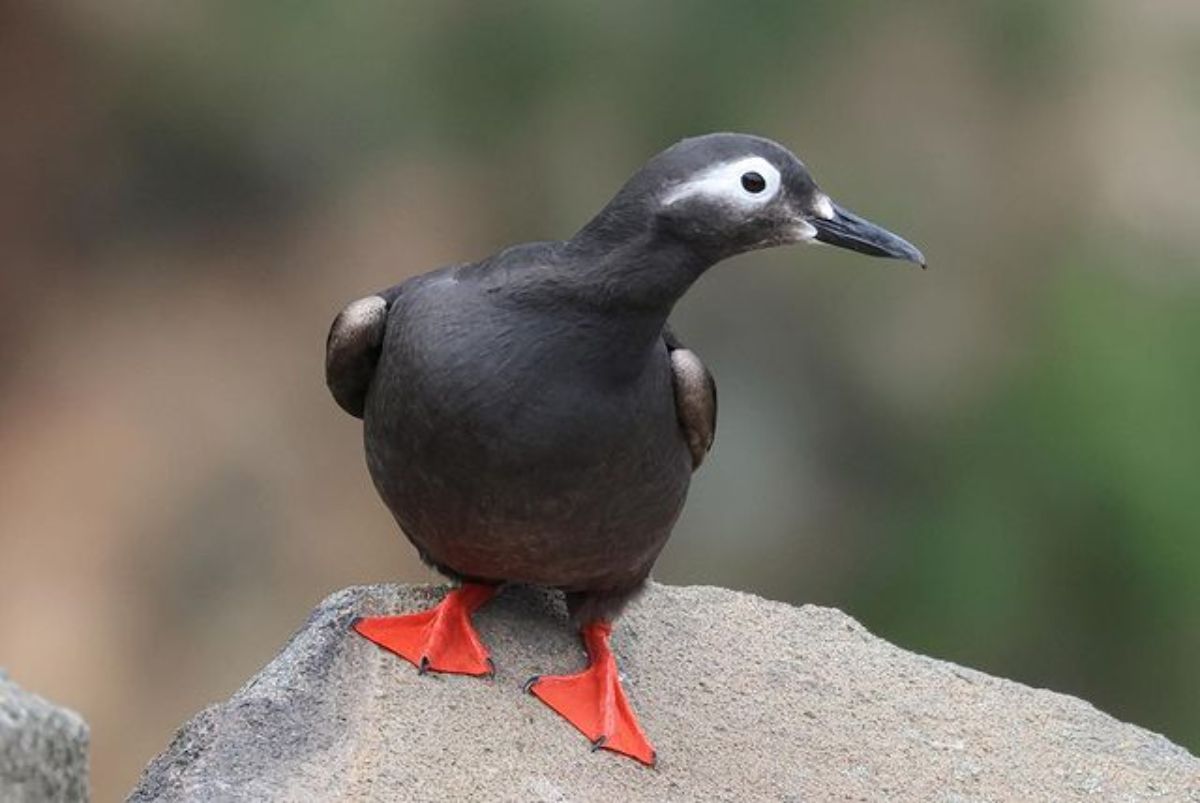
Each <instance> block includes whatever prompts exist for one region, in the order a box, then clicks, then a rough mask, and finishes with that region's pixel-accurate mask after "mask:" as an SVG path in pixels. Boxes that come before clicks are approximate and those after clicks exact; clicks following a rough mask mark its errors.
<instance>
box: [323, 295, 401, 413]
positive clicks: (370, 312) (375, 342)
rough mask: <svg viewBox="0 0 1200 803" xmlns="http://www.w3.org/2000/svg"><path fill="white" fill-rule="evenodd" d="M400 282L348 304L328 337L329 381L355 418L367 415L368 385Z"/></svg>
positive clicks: (335, 396) (327, 366)
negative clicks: (364, 413)
mask: <svg viewBox="0 0 1200 803" xmlns="http://www.w3.org/2000/svg"><path fill="white" fill-rule="evenodd" d="M399 294H400V293H399V286H397V287H393V288H391V289H389V290H385V291H383V292H382V293H378V294H376V295H372V296H367V297H366V298H360V299H358V300H357V301H352V302H350V303H349V304H347V305H346V308H345V309H343V310H342V311H341V312H340V313H338V316H337V317H336V318H334V319H333V325H332V326H331V327H329V337H328V338H327V339H326V341H325V384H326V385H328V386H329V392H330V393H332V394H333V398H334V400H335V401H337V403H338V404H339V405H340V406H341V408H342V409H343V410H345V411H346V412H348V413H349V414H350V415H352V416H354V417H355V418H362V417H363V409H364V408H365V407H366V403H367V388H369V387H370V386H371V378H372V377H373V376H374V375H375V365H376V363H377V362H379V352H380V349H381V348H382V347H383V334H384V331H385V330H386V328H387V319H388V309H389V308H390V307H391V305H392V302H394V301H395V300H396V296H398V295H399Z"/></svg>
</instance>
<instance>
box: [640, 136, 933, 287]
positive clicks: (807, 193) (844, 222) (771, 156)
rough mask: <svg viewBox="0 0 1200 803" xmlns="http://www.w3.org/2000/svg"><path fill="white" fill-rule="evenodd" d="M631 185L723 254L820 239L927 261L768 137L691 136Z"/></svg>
mask: <svg viewBox="0 0 1200 803" xmlns="http://www.w3.org/2000/svg"><path fill="white" fill-rule="evenodd" d="M626 190H627V191H632V192H631V194H633V195H636V196H637V197H638V198H639V199H640V200H641V201H642V202H644V203H645V204H646V205H645V206H642V210H641V211H642V214H646V213H649V214H650V215H652V216H653V219H654V220H655V221H656V224H657V226H658V228H659V229H660V231H662V232H664V233H666V234H669V235H671V236H673V237H676V238H678V239H680V240H683V241H684V242H687V243H689V244H691V245H693V246H695V247H697V248H698V249H701V250H703V251H705V252H707V253H710V254H712V255H713V256H715V257H716V258H718V259H720V258H724V257H726V256H731V255H733V254H738V253H742V252H745V251H752V250H755V249H759V248H769V247H772V246H777V245H788V244H792V243H812V242H817V243H825V244H828V245H835V246H838V247H840V248H848V249H850V250H852V251H859V252H861V253H864V254H871V255H873V256H882V257H891V258H893V259H902V260H907V261H909V262H915V263H917V264H919V265H921V266H922V267H924V265H925V257H924V255H922V254H921V252H920V251H919V250H917V248H916V247H915V246H913V245H912V244H911V243H909V242H907V241H906V240H904V239H903V238H901V237H898V236H897V235H895V234H892V233H891V232H889V231H887V230H886V229H884V228H881V227H880V226H876V225H875V224H874V223H871V222H869V221H867V220H864V219H863V218H861V217H859V216H857V215H855V214H854V213H852V212H850V211H849V210H847V209H845V208H843V207H841V206H839V205H838V204H836V203H834V201H832V200H831V199H830V198H829V196H828V195H826V194H825V193H823V192H822V191H821V190H820V188H818V187H817V183H816V182H815V181H814V180H813V177H812V174H810V173H809V171H808V168H807V167H805V165H804V163H803V162H801V161H800V160H799V159H798V158H796V156H795V155H793V154H792V153H791V151H789V150H788V149H787V148H784V147H783V146H782V145H779V144H777V143H775V142H772V141H771V140H769V139H764V138H762V137H755V136H750V135H747V134H708V135H705V136H701V137H694V138H691V139H685V140H683V141H682V142H679V143H677V144H676V145H673V146H672V147H670V148H668V149H667V150H665V151H663V152H662V153H660V154H658V155H657V156H655V157H654V158H653V159H651V160H650V161H649V162H648V163H647V164H646V165H645V167H643V168H642V169H641V171H639V172H638V173H637V174H636V175H635V176H634V177H633V178H632V179H631V180H630V182H629V184H628V185H627V186H626ZM622 194H624V191H623V193H622Z"/></svg>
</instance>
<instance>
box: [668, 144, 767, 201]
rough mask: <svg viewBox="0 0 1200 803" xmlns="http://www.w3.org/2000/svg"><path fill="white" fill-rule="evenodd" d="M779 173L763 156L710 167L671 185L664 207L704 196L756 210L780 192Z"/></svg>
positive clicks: (749, 157)
mask: <svg viewBox="0 0 1200 803" xmlns="http://www.w3.org/2000/svg"><path fill="white" fill-rule="evenodd" d="M779 184H780V180H779V171H778V170H777V169H775V165H773V164H771V163H770V162H768V161H767V160H766V159H764V158H762V157H761V156H748V157H746V158H745V159H738V160H737V161H734V162H725V163H724V164H719V165H716V166H715V167H710V168H708V169H707V170H703V171H701V172H699V173H697V174H696V175H694V176H692V177H691V178H689V179H687V180H685V181H681V182H680V183H678V184H675V185H674V186H672V187H671V188H670V189H669V190H667V193H666V194H665V195H664V196H663V199H662V203H663V206H671V205H672V204H676V203H679V202H680V201H682V200H685V199H687V198H695V197H697V196H703V197H705V198H708V199H711V200H713V201H716V202H718V203H721V204H724V205H726V206H732V207H735V208H738V209H753V208H755V207H758V206H762V205H763V204H765V203H767V202H768V201H770V200H771V199H772V198H774V197H775V196H776V194H778V192H779Z"/></svg>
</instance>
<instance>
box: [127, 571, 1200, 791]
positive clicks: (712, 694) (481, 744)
mask: <svg viewBox="0 0 1200 803" xmlns="http://www.w3.org/2000/svg"><path fill="white" fill-rule="evenodd" d="M441 594H442V590H441V589H436V588H428V587H398V586H372V587H364V588H351V589H348V590H345V591H342V592H339V593H337V594H334V595H333V596H332V597H330V598H329V599H327V600H326V601H325V602H324V603H322V604H321V606H320V607H318V608H317V609H316V611H315V612H314V613H313V614H312V616H311V617H310V618H309V620H308V622H307V623H306V624H305V625H304V627H302V628H301V629H300V631H299V632H297V633H296V634H295V636H293V637H292V639H291V641H290V642H289V643H288V645H287V646H286V647H285V648H284V650H283V652H282V653H281V654H280V655H279V656H278V657H277V658H276V659H275V660H274V661H272V662H271V664H269V665H268V666H267V667H266V668H265V669H264V670H263V671H262V672H260V673H259V674H258V675H257V676H256V677H255V678H254V679H253V680H251V681H250V683H248V684H247V685H246V686H245V687H244V688H242V689H241V690H240V691H239V692H238V693H237V694H235V695H234V696H233V698H232V699H230V700H229V701H228V702H226V703H223V704H221V705H217V706H213V707H211V708H209V709H207V710H205V711H203V712H201V713H200V714H199V715H198V716H196V717H195V718H194V719H193V720H192V721H191V722H189V723H187V724H186V725H185V726H184V727H183V729H182V730H180V731H179V733H178V735H177V736H176V737H175V740H174V741H173V742H172V743H171V745H170V746H169V747H167V749H166V750H165V751H164V752H163V753H162V754H161V755H159V756H158V757H157V758H156V759H155V760H154V761H153V762H152V763H151V764H150V766H149V767H148V768H147V769H146V771H145V773H144V774H143V776H142V778H141V781H140V783H139V784H138V786H137V788H136V789H135V790H134V792H133V794H132V797H131V798H130V799H131V800H134V801H175V800H204V801H234V800H285V801H290V800H296V801H307V800H322V801H327V800H380V801H408V800H419V801H440V800H447V801H465V800H487V801H505V800H522V801H590V800H606V801H627V800H628V801H635V800H648V801H684V800H697V801H726V800H727V801H755V800H770V801H809V800H815V801H825V800H888V801H904V800H913V801H946V803H950V802H951V801H954V802H955V803H958V802H960V801H961V802H962V803H966V801H972V802H975V801H1040V800H1055V801H1070V800H1103V801H1142V800H1146V801H1200V760H1197V759H1196V758H1195V757H1194V756H1192V755H1191V754H1190V753H1188V752H1187V751H1186V750H1184V749H1183V748H1181V747H1178V746H1176V745H1174V744H1172V743H1171V742H1169V741H1167V740H1166V739H1165V738H1163V737H1162V736H1158V735H1156V734H1154V733H1151V732H1149V731H1146V730H1143V729H1142V728H1138V727H1135V726H1133V725H1127V724H1124V723H1122V722H1119V721H1117V720H1115V719H1113V718H1112V717H1109V716H1107V715H1105V714H1103V713H1101V712H1099V711H1097V710H1096V709H1095V708H1093V707H1092V706H1091V705H1089V704H1088V703H1085V702H1083V701H1081V700H1077V699H1075V698H1072V697H1067V696H1065V695H1061V694H1054V693H1051V692H1048V691H1042V690H1038V689H1032V688H1029V687H1027V686H1022V685H1020V684H1018V683H1013V682H1010V681H1006V680H1001V679H998V678H994V677H990V676H988V675H985V674H983V673H981V672H976V671H973V670H970V669H964V668H962V667H959V666H956V665H954V664H949V663H945V662H943V661H937V660H933V659H930V658H925V657H922V656H919V655H914V654H913V653H910V652H906V651H905V650H902V649H900V648H898V647H895V646H893V645H891V644H889V643H887V642H885V641H882V640H881V639H878V638H876V637H874V636H872V635H871V634H870V633H868V632H867V631H866V630H865V629H864V628H863V627H862V626H861V625H859V624H858V623H857V622H855V621H854V620H853V619H851V618H850V617H848V616H846V615H845V614H843V613H840V612H838V611H836V610H831V609H827V608H818V607H813V606H805V607H802V608H795V607H792V606H790V605H785V604H781V603H777V602H768V601H766V600H763V599H759V598H757V597H754V596H751V595H749V594H741V593H736V592H732V591H726V590H723V589H717V588H702V587H688V588H679V587H672V586H662V585H652V586H651V587H650V588H649V590H648V591H647V593H646V594H644V595H643V596H642V597H641V598H640V599H639V600H638V601H637V602H635V603H634V604H633V605H631V606H630V608H629V610H628V612H627V613H626V615H625V616H624V617H623V618H622V619H621V621H620V623H619V625H618V627H617V629H616V633H615V635H614V639H613V642H614V647H615V649H616V652H617V657H618V661H619V662H620V664H621V667H622V670H623V673H624V677H625V683H626V688H627V690H628V692H629V695H630V698H631V701H632V703H633V705H634V707H635V709H636V710H637V711H638V712H639V715H640V717H641V721H642V725H643V726H644V728H645V729H646V731H647V733H648V734H649V736H650V738H651V740H652V741H653V742H654V743H655V746H656V747H657V749H658V766H657V767H656V768H654V769H648V768H646V767H643V766H641V765H639V764H637V763H635V762H633V761H631V760H628V759H625V758H622V757H619V756H616V755H613V754H611V753H607V752H604V751H601V752H597V753H592V752H589V750H588V744H587V742H586V741H585V740H584V738H583V737H582V736H581V735H579V734H578V733H577V732H575V730H574V729H573V728H572V727H571V726H570V725H568V724H567V723H566V722H564V721H563V720H561V719H559V718H558V716H557V715H556V714H555V713H554V712H552V711H551V710H549V709H548V708H546V707H544V706H543V705H542V704H541V703H540V702H538V701H537V700H536V699H534V698H533V697H530V696H528V695H526V694H523V693H522V692H521V684H522V683H523V682H524V681H525V680H526V679H527V678H528V677H529V676H531V675H534V674H537V673H560V672H569V671H574V670H577V669H578V668H580V667H582V666H583V664H584V656H583V651H582V648H581V646H580V644H579V643H578V641H577V640H576V638H575V636H574V634H573V632H572V630H571V628H570V627H569V626H568V624H567V622H566V618H565V613H564V611H563V608H562V605H561V602H560V600H558V599H557V597H555V596H553V595H550V594H547V593H543V592H538V591H534V590H529V589H508V590H506V591H505V592H504V593H502V594H501V595H500V596H499V597H498V598H496V599H495V600H494V601H493V602H492V603H491V604H489V605H488V606H487V607H486V608H484V609H483V610H482V611H480V612H479V614H477V616H476V624H477V626H478V628H479V631H480V633H481V635H482V636H483V638H484V640H485V641H486V643H487V644H488V645H489V647H490V648H491V652H492V656H493V658H494V659H495V661H496V666H497V674H496V676H495V678H494V679H492V680H481V679H476V678H464V677H453V676H439V675H428V676H420V675H418V674H417V672H416V670H415V669H414V668H413V667H412V666H411V665H409V664H407V663H406V662H404V661H403V660H402V659H400V658H397V657H396V656H394V655H391V654H390V653H387V652H385V651H383V650H381V649H379V648H378V647H376V646H375V645H374V644H371V643H369V642H367V641H365V640H364V639H362V638H359V637H358V636H357V635H355V634H353V633H352V632H351V631H350V624H351V622H352V621H353V620H354V618H355V617H357V616H362V615H375V614H380V613H391V612H407V611H415V610H418V609H421V608H424V607H427V606H429V605H431V604H433V603H434V602H436V601H437V599H438V598H439V597H440V596H441Z"/></svg>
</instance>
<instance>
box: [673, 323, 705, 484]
mask: <svg viewBox="0 0 1200 803" xmlns="http://www.w3.org/2000/svg"><path fill="white" fill-rule="evenodd" d="M663 340H664V341H665V342H666V344H667V351H668V352H669V353H670V356H671V381H672V384H673V385H674V386H675V411H676V413H677V414H678V415H679V425H680V427H682V429H683V435H684V439H685V440H686V441H687V445H688V449H689V450H690V451H691V453H692V468H693V470H694V469H697V468H700V464H701V463H703V462H704V458H705V457H706V456H707V455H708V450H709V449H711V448H712V444H713V438H714V437H715V436H716V434H717V383H716V381H715V380H714V379H713V376H712V374H710V373H709V372H708V369H707V368H705V367H704V363H702V362H700V358H699V357H698V356H696V352H694V351H692V350H691V349H689V348H688V347H687V346H685V345H683V342H682V341H680V340H679V338H678V337H676V336H675V333H674V332H672V331H671V329H670V328H669V327H668V328H665V329H664V330H663Z"/></svg>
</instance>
